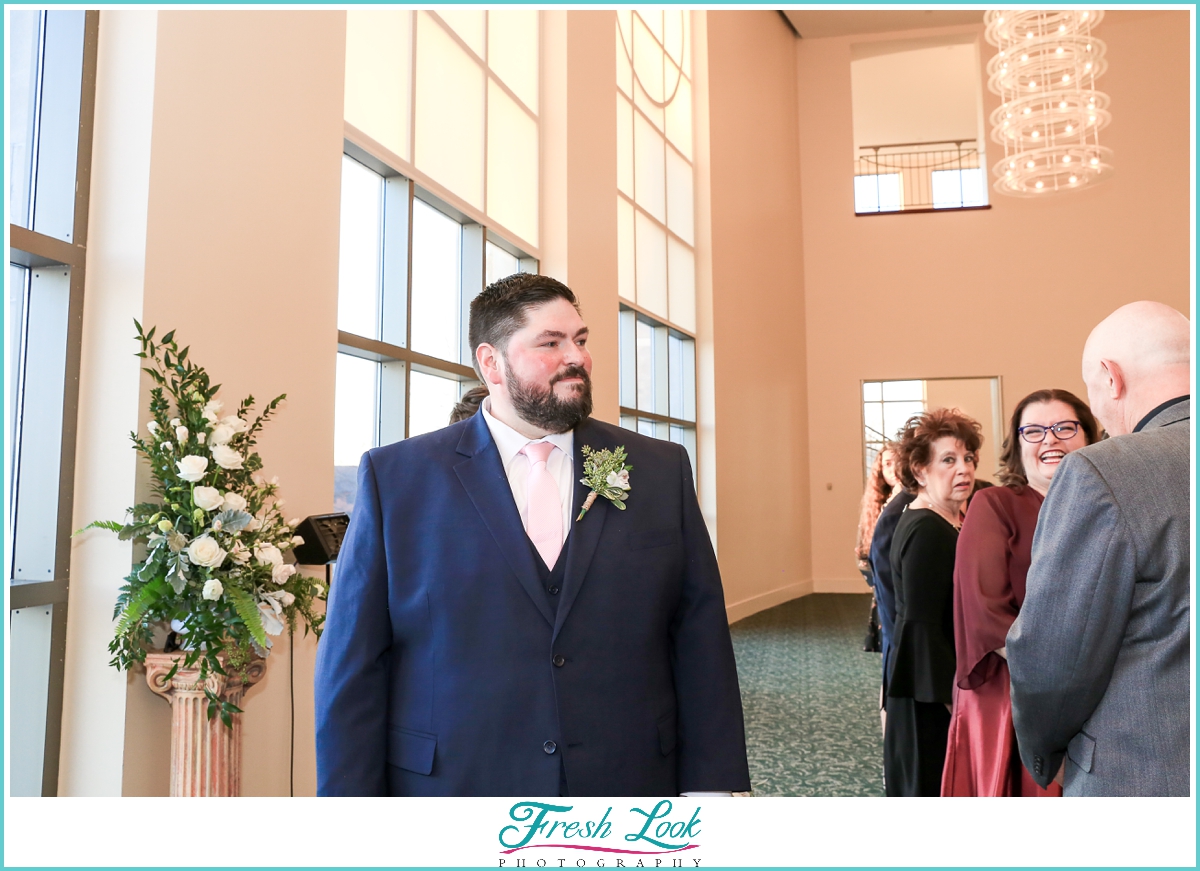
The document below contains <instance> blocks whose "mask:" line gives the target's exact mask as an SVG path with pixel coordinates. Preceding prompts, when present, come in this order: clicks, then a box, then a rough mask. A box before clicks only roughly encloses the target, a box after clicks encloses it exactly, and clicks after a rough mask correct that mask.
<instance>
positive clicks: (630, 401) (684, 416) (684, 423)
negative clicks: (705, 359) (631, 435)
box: [620, 307, 696, 476]
mask: <svg viewBox="0 0 1200 871" xmlns="http://www.w3.org/2000/svg"><path fill="white" fill-rule="evenodd" d="M620 350H621V426H623V427H625V428H626V429H633V430H637V431H638V432H640V433H641V434H642V435H648V436H651V437H653V438H660V439H667V440H669V441H673V442H675V443H676V444H680V445H683V446H684V447H685V448H687V451H688V456H689V457H690V458H691V460H692V474H693V476H694V475H695V473H696V340H695V338H693V337H692V336H689V335H687V334H686V333H681V332H680V331H679V330H676V329H672V328H671V327H668V326H666V325H665V324H661V323H659V322H658V321H655V320H654V319H653V318H651V317H649V316H648V315H645V314H642V313H639V312H637V311H634V310H633V309H631V308H628V307H626V308H623V309H622V310H621V334H620Z"/></svg>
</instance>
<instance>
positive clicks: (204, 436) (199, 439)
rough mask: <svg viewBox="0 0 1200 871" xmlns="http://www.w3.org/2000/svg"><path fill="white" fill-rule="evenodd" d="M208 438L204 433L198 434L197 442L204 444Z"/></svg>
mask: <svg viewBox="0 0 1200 871" xmlns="http://www.w3.org/2000/svg"><path fill="white" fill-rule="evenodd" d="M207 437H208V433H205V432H203V431H201V432H198V433H196V441H198V442H200V444H204V440H205V439H206V438H207Z"/></svg>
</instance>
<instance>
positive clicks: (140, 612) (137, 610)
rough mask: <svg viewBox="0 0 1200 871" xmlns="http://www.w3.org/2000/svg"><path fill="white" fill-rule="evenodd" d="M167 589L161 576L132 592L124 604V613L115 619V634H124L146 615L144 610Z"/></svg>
mask: <svg viewBox="0 0 1200 871" xmlns="http://www.w3.org/2000/svg"><path fill="white" fill-rule="evenodd" d="M166 590H167V585H166V583H165V582H164V581H163V580H162V579H161V578H155V579H154V580H152V581H151V582H150V583H148V584H146V586H144V587H142V588H141V589H140V590H138V591H137V593H136V594H134V595H133V596H132V597H131V599H130V601H129V604H128V605H126V606H125V613H123V614H122V615H121V619H120V620H118V621H117V628H116V629H115V630H114V631H115V633H116V634H117V635H124V634H125V633H126V632H128V631H129V628H130V627H131V626H136V625H137V624H138V623H139V622H141V619H142V618H143V617H145V616H146V612H147V611H149V610H150V607H151V606H152V605H154V603H155V602H157V601H158V600H159V599H161V598H162V597H163V596H164V595H165V594H166Z"/></svg>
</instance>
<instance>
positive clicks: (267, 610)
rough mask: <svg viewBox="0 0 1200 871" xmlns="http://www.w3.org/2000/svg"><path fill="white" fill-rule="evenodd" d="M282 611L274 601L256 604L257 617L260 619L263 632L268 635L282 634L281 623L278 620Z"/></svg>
mask: <svg viewBox="0 0 1200 871" xmlns="http://www.w3.org/2000/svg"><path fill="white" fill-rule="evenodd" d="M282 610H283V608H282V607H280V605H279V603H278V602H276V601H275V600H274V599H271V600H270V601H269V602H259V603H258V616H259V617H260V618H261V619H262V625H263V631H264V632H266V633H267V634H268V635H279V634H280V633H281V632H283V621H282V620H280V619H279V612H280V611H282Z"/></svg>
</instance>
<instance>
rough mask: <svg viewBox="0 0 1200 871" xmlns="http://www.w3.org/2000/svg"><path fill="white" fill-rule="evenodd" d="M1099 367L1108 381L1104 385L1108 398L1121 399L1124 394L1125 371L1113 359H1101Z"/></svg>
mask: <svg viewBox="0 0 1200 871" xmlns="http://www.w3.org/2000/svg"><path fill="white" fill-rule="evenodd" d="M1100 368H1101V369H1102V370H1103V371H1104V375H1105V378H1106V379H1107V381H1108V383H1107V384H1106V385H1105V390H1106V391H1107V393H1108V395H1109V398H1110V399H1114V400H1116V399H1122V398H1124V396H1125V373H1124V372H1122V371H1121V364H1120V363H1118V362H1116V361H1115V360H1101V361H1100Z"/></svg>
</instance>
